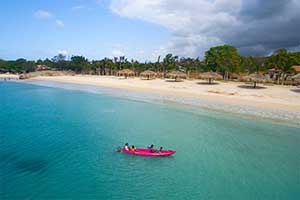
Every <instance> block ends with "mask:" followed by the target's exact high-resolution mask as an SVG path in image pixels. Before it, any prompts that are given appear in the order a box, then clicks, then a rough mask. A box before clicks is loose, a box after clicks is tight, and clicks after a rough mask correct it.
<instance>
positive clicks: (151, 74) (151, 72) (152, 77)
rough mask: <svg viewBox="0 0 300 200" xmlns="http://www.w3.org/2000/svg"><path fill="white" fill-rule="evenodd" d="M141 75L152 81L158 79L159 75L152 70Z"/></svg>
mask: <svg viewBox="0 0 300 200" xmlns="http://www.w3.org/2000/svg"><path fill="white" fill-rule="evenodd" d="M140 75H141V77H146V78H147V80H150V79H154V78H155V77H156V75H157V73H156V72H154V71H151V70H146V71H144V72H142V73H141V74H140Z"/></svg>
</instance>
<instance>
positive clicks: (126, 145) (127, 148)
mask: <svg viewBox="0 0 300 200" xmlns="http://www.w3.org/2000/svg"><path fill="white" fill-rule="evenodd" d="M124 149H125V150H126V151H129V145H128V143H126V144H125V146H124Z"/></svg>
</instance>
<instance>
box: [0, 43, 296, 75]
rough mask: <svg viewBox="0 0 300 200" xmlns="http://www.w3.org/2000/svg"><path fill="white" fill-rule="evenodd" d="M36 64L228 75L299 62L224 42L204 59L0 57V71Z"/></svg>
mask: <svg viewBox="0 0 300 200" xmlns="http://www.w3.org/2000/svg"><path fill="white" fill-rule="evenodd" d="M37 65H46V66H48V67H49V68H50V69H54V70H71V71H74V72H76V73H85V74H97V75H114V74H115V73H116V72H117V71H118V70H121V69H125V68H128V69H133V70H135V71H136V72H137V73H140V72H142V71H144V70H152V71H155V72H161V73H165V72H168V71H171V70H180V71H184V72H187V73H193V72H206V71H214V72H219V73H221V74H223V76H224V77H225V78H226V76H229V75H230V74H233V73H236V74H239V73H253V72H258V71H261V72H264V71H267V70H268V69H270V68H275V69H277V70H278V71H279V72H280V73H282V74H283V75H284V74H288V73H293V71H292V69H291V67H292V66H294V65H300V52H288V51H287V50H286V49H279V50H277V51H275V52H274V53H273V54H272V55H271V56H268V57H251V56H250V57H245V56H241V55H240V54H239V53H238V50H237V48H236V47H234V46H230V45H223V46H217V47H213V48H211V49H209V50H208V51H207V52H206V53H205V57H204V59H203V60H200V59H199V58H184V57H178V56H174V55H172V54H167V55H166V56H165V57H164V58H161V57H160V56H159V57H158V59H157V61H155V62H139V61H137V60H128V59H127V58H126V57H125V56H120V57H114V58H113V59H110V58H104V59H101V60H92V61H89V60H88V59H87V58H85V57H84V56H72V57H71V58H70V59H69V60H67V59H66V56H64V55H62V54H59V55H57V56H55V57H53V58H52V59H48V58H47V59H45V60H37V61H28V60H25V59H17V60H15V61H5V60H0V72H12V73H26V72H32V71H35V70H36V66H37Z"/></svg>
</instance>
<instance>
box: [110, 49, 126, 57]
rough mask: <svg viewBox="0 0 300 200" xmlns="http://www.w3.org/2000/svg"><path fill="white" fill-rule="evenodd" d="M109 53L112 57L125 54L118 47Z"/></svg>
mask: <svg viewBox="0 0 300 200" xmlns="http://www.w3.org/2000/svg"><path fill="white" fill-rule="evenodd" d="M111 54H112V55H113V56H114V57H119V56H124V55H125V53H123V52H122V51H121V50H118V49H114V50H112V52H111Z"/></svg>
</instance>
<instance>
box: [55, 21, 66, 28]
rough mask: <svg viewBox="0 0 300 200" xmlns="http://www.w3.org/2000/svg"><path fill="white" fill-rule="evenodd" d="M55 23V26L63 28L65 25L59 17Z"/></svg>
mask: <svg viewBox="0 0 300 200" xmlns="http://www.w3.org/2000/svg"><path fill="white" fill-rule="evenodd" d="M55 24H56V26H57V27H60V28H63V27H64V26H65V24H64V22H63V21H61V20H59V19H57V20H55Z"/></svg>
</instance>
